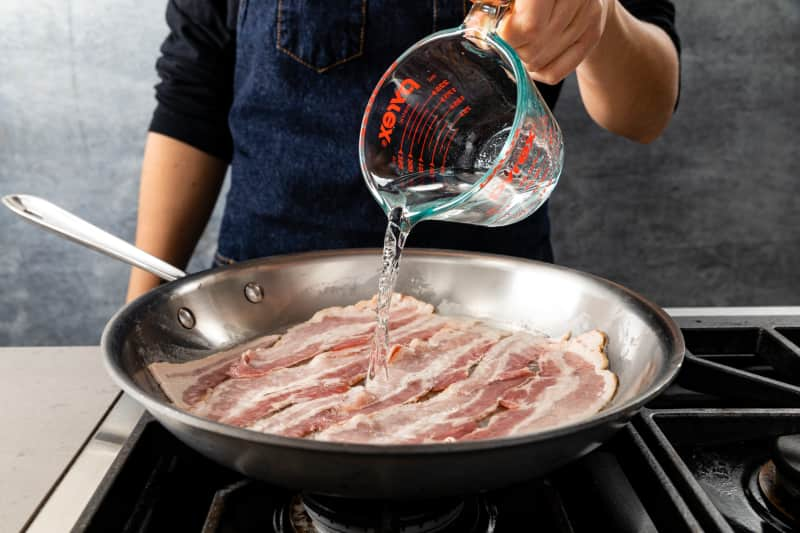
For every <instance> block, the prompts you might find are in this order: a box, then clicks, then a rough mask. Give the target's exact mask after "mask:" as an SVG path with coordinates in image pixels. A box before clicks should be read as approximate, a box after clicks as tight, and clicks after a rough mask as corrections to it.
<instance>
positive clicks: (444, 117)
mask: <svg viewBox="0 0 800 533" xmlns="http://www.w3.org/2000/svg"><path fill="white" fill-rule="evenodd" d="M455 93H456V89H455V87H451V88H450V89H449V90H448V91H447V92H445V93H444V94H443V95H442V100H441V101H442V102H446V101H447V100H448V99H449V98H450V97H451V96H452V95H454V94H455ZM459 98H461V100H459V99H458V98H457V99H456V100H458V101H461V102H463V100H464V98H463V96H462V97H459ZM456 107H458V104H457V103H455V101H454V103H453V104H451V105H450V106H448V107H447V109H445V110H444V112H443V113H442V114H441V116H440V118H439V120H438V122H437V123H436V124H435V125H434V127H433V131H434V134H433V137H432V138H436V142H435V143H434V145H433V151H432V152H431V161H430V174H431V176H433V174H434V167H435V164H436V152H437V151H438V150H439V141H441V140H442V139H443V138H444V137H446V135H444V136H443V135H442V134H443V133H444V132H445V131H448V128H451V127H452V124H451V123H450V120H449V119H448V115H449V114H450V113H451V112H452V111H453V110H454V109H455V108H456ZM440 125H441V128H440V127H439V126H440ZM437 128H438V129H439V133H436V129H437Z"/></svg>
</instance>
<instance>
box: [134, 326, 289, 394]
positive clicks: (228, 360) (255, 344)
mask: <svg viewBox="0 0 800 533" xmlns="http://www.w3.org/2000/svg"><path fill="white" fill-rule="evenodd" d="M278 339H280V335H267V336H266V337H260V338H258V339H256V340H254V341H251V342H250V343H248V344H246V345H244V346H241V345H239V346H237V347H236V348H232V349H230V350H226V351H224V352H220V353H217V354H214V355H211V356H209V357H204V358H203V359H197V360H194V361H188V362H186V363H167V362H158V363H151V364H150V366H149V369H150V373H151V374H152V375H153V377H154V378H155V380H156V382H158V384H159V385H160V386H161V390H163V391H164V394H166V396H167V398H169V399H170V400H171V401H172V402H173V403H174V404H175V405H177V406H178V407H180V408H182V409H188V408H189V407H190V406H192V405H194V404H196V403H197V402H199V401H200V400H202V399H203V398H205V396H206V394H208V392H209V391H210V390H211V389H213V388H214V387H216V386H217V385H219V384H220V383H222V382H223V381H225V380H227V379H228V369H229V368H230V366H231V365H232V364H233V363H235V362H236V361H237V360H238V359H239V356H240V355H241V353H242V350H243V349H244V350H247V349H257V350H263V349H266V348H269V347H270V346H272V345H273V344H275V342H277V340H278Z"/></svg>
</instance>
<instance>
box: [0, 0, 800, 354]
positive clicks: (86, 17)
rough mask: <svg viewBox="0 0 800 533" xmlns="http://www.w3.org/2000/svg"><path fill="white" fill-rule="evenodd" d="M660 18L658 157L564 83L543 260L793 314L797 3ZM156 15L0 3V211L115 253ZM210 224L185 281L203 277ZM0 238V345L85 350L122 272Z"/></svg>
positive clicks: (158, 30) (688, 5)
mask: <svg viewBox="0 0 800 533" xmlns="http://www.w3.org/2000/svg"><path fill="white" fill-rule="evenodd" d="M676 3H677V5H678V10H679V29H680V31H681V35H682V38H683V41H684V53H683V93H682V99H681V106H680V110H679V112H678V114H677V115H676V117H675V119H674V122H673V124H672V125H671V127H670V129H669V131H668V133H667V134H666V135H665V136H664V137H663V138H662V139H661V140H659V141H658V142H656V143H655V144H653V145H650V146H639V145H635V144H633V143H630V142H627V141H624V140H622V139H618V138H614V137H613V136H611V135H609V134H606V133H605V132H602V131H600V130H599V129H598V128H597V127H595V126H593V125H592V124H591V122H590V120H589V119H588V117H587V116H586V114H585V112H584V111H583V110H582V108H581V106H580V105H579V102H578V101H577V90H576V88H575V84H574V81H573V80H570V82H569V83H568V86H567V89H566V91H565V95H564V98H563V99H562V101H561V103H560V104H559V109H558V116H559V121H560V123H561V125H562V127H563V129H564V131H565V135H566V141H567V149H568V156H567V165H566V170H565V174H564V177H563V180H562V183H561V185H559V188H558V189H557V191H556V193H555V195H554V198H553V208H552V211H553V218H554V227H555V233H554V243H555V248H556V254H557V259H558V260H559V262H561V263H563V264H566V265H569V266H573V267H577V268H580V269H583V270H587V271H591V272H594V273H597V274H600V275H602V276H605V277H608V278H611V279H613V280H616V281H619V282H621V283H623V284H625V285H628V286H630V287H632V288H634V289H636V290H639V291H641V292H643V293H644V294H646V295H648V296H649V297H651V298H653V299H654V300H656V301H657V302H659V303H661V304H663V305H710V304H719V305H724V304H729V305H731V304H735V305H764V304H800V274H799V273H798V271H800V195H798V192H800V186H799V185H798V183H800V182H799V181H798V180H799V179H800V173H799V172H798V162H797V157H796V156H797V149H796V145H797V139H798V133H800V120H798V119H800V116H799V115H798V104H797V99H798V96H800V93H799V92H798V61H797V57H800V54H799V53H798V52H800V50H798V48H800V44H799V43H800V38H799V37H798V28H800V2H797V1H796V0H713V1H710V0H708V1H706V0H701V1H690V0H679V1H677V2H676ZM163 9H164V1H163V0H139V1H137V2H134V1H132V0H114V1H111V0H94V1H87V0H72V1H71V2H64V1H63V0H59V1H57V0H35V1H33V2H25V3H22V2H0V193H1V194H7V193H11V192H29V193H32V194H38V195H41V196H44V197H47V198H50V199H52V200H54V201H56V202H57V203H58V204H60V205H62V206H64V207H66V208H67V209H69V210H73V211H74V212H76V213H78V214H80V215H82V216H84V217H85V218H87V219H89V220H91V221H93V222H95V223H97V224H98V225H100V226H101V227H104V228H107V229H108V230H110V231H111V232H113V233H116V234H118V235H120V236H122V237H124V238H126V239H131V238H132V237H133V232H134V221H135V198H136V190H137V186H138V172H139V164H140V157H141V150H142V146H143V141H144V132H145V129H146V126H147V123H148V120H149V115H150V112H151V110H152V106H153V100H152V89H151V87H152V85H153V84H154V83H155V73H154V70H153V62H154V58H155V54H156V50H157V47H158V45H159V43H160V41H161V39H162V38H163V35H164V31H165V25H164V22H163ZM217 219H218V217H217ZM217 219H215V221H214V222H212V224H211V226H210V227H209V231H207V235H206V236H205V237H204V239H203V241H202V243H201V245H200V248H199V250H198V253H197V256H196V257H195V259H194V260H193V262H192V265H190V270H195V269H199V268H202V266H203V265H206V264H208V262H209V257H210V253H211V250H212V249H213V233H214V229H215V227H216V220H217ZM0 228H2V231H1V232H0V250H2V253H0V301H2V304H3V305H2V306H0V345H16V344H26V345H37V344H38V345H43V344H91V343H96V342H97V341H98V339H99V335H100V331H101V330H102V326H103V324H104V323H105V321H106V320H107V319H108V317H109V316H110V315H111V314H112V313H113V312H114V310H116V309H117V308H118V307H119V306H120V305H121V303H122V298H123V293H124V288H125V284H126V282H127V268H126V267H125V266H123V265H121V264H118V263H116V262H114V261H112V260H110V259H107V258H105V257H102V256H99V255H96V254H93V253H92V252H88V251H86V250H84V249H82V248H79V247H76V246H75V245H72V244H70V243H66V242H63V241H61V240H59V239H57V238H55V237H53V236H51V235H48V234H46V233H44V232H42V231H41V230H38V229H36V228H34V227H32V226H29V225H28V224H26V223H25V222H23V221H20V220H17V219H16V218H15V217H13V215H11V214H10V213H8V212H6V211H5V210H3V211H0Z"/></svg>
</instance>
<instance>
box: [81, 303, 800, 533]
mask: <svg viewBox="0 0 800 533" xmlns="http://www.w3.org/2000/svg"><path fill="white" fill-rule="evenodd" d="M677 321H678V323H679V325H680V326H681V329H682V331H683V334H684V337H685V339H686V344H687V352H688V353H687V357H686V360H685V363H684V366H683V368H682V369H681V372H680V374H679V376H678V378H677V380H676V382H675V383H674V384H673V385H672V386H671V387H670V388H669V389H668V390H667V391H665V392H664V393H663V394H662V395H661V396H659V397H658V398H657V399H655V400H654V401H653V402H651V403H650V404H649V405H648V406H647V407H646V408H645V409H643V410H642V411H641V413H640V414H638V415H637V416H636V417H635V418H634V419H633V421H632V422H631V423H630V424H628V425H627V426H625V428H623V429H622V430H621V431H619V432H618V433H617V434H616V435H615V436H614V437H613V438H612V439H611V440H609V441H608V442H607V443H606V444H604V445H603V446H601V447H600V448H598V449H597V450H595V451H594V452H592V453H590V454H589V455H587V456H585V457H583V458H581V459H579V460H577V461H575V462H573V463H571V464H569V465H567V466H566V467H563V468H561V469H559V470H557V471H556V472H554V473H552V474H551V475H549V476H547V477H546V478H545V479H537V480H531V481H530V482H528V483H525V484H522V485H518V486H514V487H508V488H506V489H503V490H498V491H493V492H489V493H487V494H485V495H475V496H470V497H467V498H465V499H463V500H461V501H456V502H453V501H443V502H433V503H431V504H430V505H431V506H433V507H434V508H437V509H438V508H441V509H445V510H448V509H453V508H454V506H457V507H458V509H459V510H461V511H460V514H458V519H456V521H454V522H452V523H451V524H450V526H442V528H444V529H439V531H443V532H444V531H467V532H468V531H495V532H500V533H502V532H506V531H554V532H574V533H580V532H584V531H586V532H588V531H619V532H627V531H631V532H634V531H636V532H639V531H658V532H662V531H663V532H680V531H711V532H717V531H719V532H723V531H724V532H733V531H736V532H756V531H758V532H783V531H795V530H800V523H798V522H796V521H793V519H792V518H791V516H790V515H791V513H792V512H794V510H793V509H792V508H791V507H792V505H793V504H792V503H789V505H788V506H787V504H786V499H783V500H781V499H780V498H778V497H776V496H775V494H784V493H783V492H778V493H772V492H769V491H768V490H766V489H764V488H762V487H767V488H769V486H771V485H770V483H773V482H774V481H775V478H776V476H775V465H774V462H771V461H770V460H771V459H774V453H775V452H774V451H773V448H774V446H775V439H776V438H777V437H778V436H781V435H791V434H800V347H799V346H800V317H784V318H780V317H768V316H765V317H714V318H708V317H706V318H704V317H681V318H678V319H677ZM770 465H772V466H770ZM779 473H780V472H779ZM777 477H778V479H779V480H780V479H781V476H777ZM783 478H785V476H783ZM422 482H424V481H422ZM781 490H783V489H781ZM767 494H768V495H769V497H768V496H767ZM303 497H304V495H297V494H296V493H294V492H291V491H287V490H283V489H280V488H277V487H272V486H269V485H267V484H264V483H261V482H257V481H253V480H249V479H246V478H244V477H243V476H241V475H240V474H238V473H235V472H233V471H230V470H227V469H225V468H224V467H221V466H219V465H217V464H215V463H213V462H211V461H210V460H208V459H205V458H204V457H202V456H200V455H198V454H197V453H195V452H194V451H192V450H190V449H189V448H187V447H186V446H185V445H183V444H182V443H180V442H179V441H177V440H176V439H175V438H174V437H172V435H170V434H169V433H168V432H167V431H166V430H165V429H164V428H163V427H162V426H161V425H160V424H158V423H157V422H155V421H153V420H152V419H150V418H149V417H148V416H145V417H144V418H143V419H142V420H141V421H140V423H139V425H138V426H137V428H136V429H135V431H134V432H133V434H132V435H131V436H130V438H129V439H128V440H127V442H126V443H125V445H124V446H123V450H122V453H121V454H120V455H119V457H118V458H117V460H116V461H115V463H114V465H112V468H111V469H110V471H109V472H108V474H107V475H106V477H105V479H104V480H103V482H102V483H101V485H100V487H99V488H98V489H97V491H96V492H95V495H94V496H93V498H92V500H91V501H90V502H89V505H88V506H87V507H86V509H85V510H84V511H83V514H82V515H81V517H80V519H79V521H78V523H77V525H76V530H78V531H131V532H133V531H136V532H150V531H154V532H155V531H198V532H200V531H202V532H204V533H210V532H214V531H219V532H240V531H242V532H249V531H294V530H293V529H291V527H290V526H289V525H288V522H289V521H290V518H291V515H292V513H293V510H292V509H293V508H292V502H295V503H296V502H297V501H298V500H297V498H303ZM308 498H309V502H310V501H311V499H312V498H313V495H312V496H311V497H308ZM770 498H772V500H770ZM773 501H775V502H777V503H772V502H773ZM795 503H796V502H795ZM370 505H371V508H372V509H373V510H374V509H375V508H376V507H380V505H383V504H370ZM386 505H390V504H386ZM437 506H438V507H437ZM465 509H466V511H465ZM467 511H468V512H467ZM447 512H449V511H447ZM473 515H474V516H473ZM448 516H450V515H448ZM795 516H796V515H795ZM449 519H450V518H448V520H449ZM445 522H446V520H445ZM443 523H444V522H443ZM382 524H383V525H382V526H379V527H378V529H374V530H377V531H381V530H385V531H400V530H401V529H400V526H398V525H397V522H393V523H390V522H382ZM351 526H352V524H351ZM448 528H449V529H448ZM363 530H366V529H363ZM409 531H410V529H409Z"/></svg>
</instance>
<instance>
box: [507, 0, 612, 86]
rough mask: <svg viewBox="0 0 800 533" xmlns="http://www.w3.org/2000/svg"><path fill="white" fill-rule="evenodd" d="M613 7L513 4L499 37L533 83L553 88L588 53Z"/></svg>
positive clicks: (605, 1)
mask: <svg viewBox="0 0 800 533" xmlns="http://www.w3.org/2000/svg"><path fill="white" fill-rule="evenodd" d="M615 6H616V0H516V1H515V2H514V4H513V8H512V10H511V12H510V13H509V14H507V15H506V16H505V17H503V20H502V21H501V24H500V28H499V34H500V36H501V37H502V38H503V39H504V40H505V41H506V42H507V43H508V44H510V45H511V46H512V47H513V48H514V49H515V50H516V51H517V54H518V55H519V57H520V59H521V60H522V62H523V63H525V66H526V68H527V69H528V72H529V74H530V76H531V77H532V78H533V79H534V80H537V81H541V82H544V83H549V84H551V85H552V84H556V83H558V82H560V81H561V80H563V79H564V78H565V77H567V75H569V74H570V73H571V72H573V71H574V70H575V69H576V68H577V67H578V65H580V64H581V62H582V61H583V60H584V59H585V58H586V56H588V55H589V53H591V51H592V50H593V49H594V47H595V45H597V43H598V42H599V41H600V38H601V37H602V36H603V32H604V31H605V27H606V21H607V20H608V18H609V17H610V16H611V15H613V13H614V9H615Z"/></svg>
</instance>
